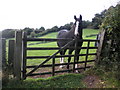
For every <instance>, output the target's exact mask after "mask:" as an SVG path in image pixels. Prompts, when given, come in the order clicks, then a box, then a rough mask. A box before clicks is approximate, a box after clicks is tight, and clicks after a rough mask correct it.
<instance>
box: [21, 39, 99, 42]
mask: <svg viewBox="0 0 120 90" xmlns="http://www.w3.org/2000/svg"><path fill="white" fill-rule="evenodd" d="M23 40H24V39H23ZM26 40H27V41H58V40H69V41H71V40H73V39H66V38H62V39H61V38H58V39H52V38H51V39H50V38H27V39H26ZM80 41H84V42H86V41H87V42H88V41H91V42H97V41H99V40H95V39H82V40H80Z"/></svg>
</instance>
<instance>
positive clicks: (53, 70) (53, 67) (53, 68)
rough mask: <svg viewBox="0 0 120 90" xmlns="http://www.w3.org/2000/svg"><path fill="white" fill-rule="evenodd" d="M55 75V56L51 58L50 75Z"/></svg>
mask: <svg viewBox="0 0 120 90" xmlns="http://www.w3.org/2000/svg"><path fill="white" fill-rule="evenodd" d="M54 75H55V57H53V59H52V76H54Z"/></svg>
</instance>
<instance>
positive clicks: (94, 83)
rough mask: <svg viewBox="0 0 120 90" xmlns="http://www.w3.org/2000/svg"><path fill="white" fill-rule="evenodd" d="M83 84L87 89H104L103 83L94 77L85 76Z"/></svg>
mask: <svg viewBox="0 0 120 90" xmlns="http://www.w3.org/2000/svg"><path fill="white" fill-rule="evenodd" d="M83 83H85V85H86V86H87V88H104V87H105V86H106V85H105V83H104V82H103V81H102V80H100V78H99V77H98V76H95V75H88V76H86V77H85V78H84V80H83Z"/></svg>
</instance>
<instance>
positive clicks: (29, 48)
mask: <svg viewBox="0 0 120 90" xmlns="http://www.w3.org/2000/svg"><path fill="white" fill-rule="evenodd" d="M72 48H73V49H74V47H69V48H67V49H72ZM97 48H98V47H80V49H97ZM58 49H60V48H59V47H28V48H27V50H58ZM78 49H79V48H78Z"/></svg>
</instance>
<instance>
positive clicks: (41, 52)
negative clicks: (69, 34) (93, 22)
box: [27, 29, 99, 65]
mask: <svg viewBox="0 0 120 90" xmlns="http://www.w3.org/2000/svg"><path fill="white" fill-rule="evenodd" d="M98 32H99V31H98V30H94V29H84V30H83V38H84V39H96V36H93V37H86V36H89V35H92V34H93V35H94V34H98ZM57 34H58V33H57V32H54V33H50V34H47V35H44V36H42V37H39V38H56V36H57ZM38 43H41V42H40V41H39V42H28V47H57V43H56V42H49V43H41V44H38ZM83 46H84V47H85V46H87V43H85V42H84V43H83ZM90 46H94V43H90ZM56 51H57V50H32V51H28V52H27V55H28V56H50V55H52V54H54V53H55V52H56ZM89 52H90V53H94V52H96V50H95V49H94V50H89ZM80 53H81V54H85V53H86V50H81V52H80ZM66 54H67V53H66ZM73 54H74V52H73ZM84 58H85V57H84V56H83V57H81V58H80V59H81V60H84ZM93 58H94V57H93V56H89V60H92V59H93ZM43 60H45V59H42V60H39V59H32V60H28V62H27V65H38V64H39V63H40V62H42V61H43ZM56 62H57V63H59V59H58V58H57V59H56ZM65 62H67V58H66V60H65ZM48 63H51V61H49V62H48Z"/></svg>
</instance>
